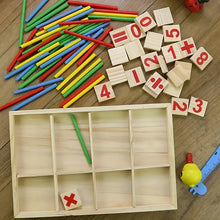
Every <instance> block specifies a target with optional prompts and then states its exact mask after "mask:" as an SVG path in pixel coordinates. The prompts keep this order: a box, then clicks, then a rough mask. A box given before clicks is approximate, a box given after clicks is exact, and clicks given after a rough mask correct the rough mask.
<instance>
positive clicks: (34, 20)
mask: <svg viewBox="0 0 220 220" xmlns="http://www.w3.org/2000/svg"><path fill="white" fill-rule="evenodd" d="M65 2H66V0H60V1H58V2H57V3H56V4H54V5H53V6H51V7H50V8H48V9H47V10H46V11H44V12H43V13H41V14H40V15H38V16H37V17H35V18H34V19H32V20H31V21H29V22H28V23H27V26H30V25H31V24H33V23H35V22H36V21H38V20H39V19H41V18H43V17H45V15H47V14H49V13H50V12H52V11H53V10H54V9H56V8H57V7H58V6H60V5H62V4H63V3H65Z"/></svg>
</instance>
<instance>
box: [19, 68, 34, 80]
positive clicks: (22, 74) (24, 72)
mask: <svg viewBox="0 0 220 220" xmlns="http://www.w3.org/2000/svg"><path fill="white" fill-rule="evenodd" d="M34 65H35V64H33V65H31V66H29V67H27V69H25V70H24V71H23V72H22V73H21V74H20V75H19V76H18V77H17V78H16V81H19V80H21V78H22V77H23V76H24V75H25V74H26V73H27V72H28V71H29V70H30V69H32V68H33V67H34Z"/></svg>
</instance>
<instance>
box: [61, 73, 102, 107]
mask: <svg viewBox="0 0 220 220" xmlns="http://www.w3.org/2000/svg"><path fill="white" fill-rule="evenodd" d="M101 76H102V74H101V73H98V74H97V75H96V76H94V77H93V78H92V79H90V80H89V81H88V82H87V83H86V84H85V85H83V86H82V87H80V88H79V89H77V90H76V91H75V92H73V93H72V94H71V95H70V96H69V97H68V98H66V99H65V100H64V101H63V102H61V103H60V107H63V106H64V105H65V104H66V103H68V102H69V101H70V100H71V99H73V98H74V97H76V96H77V95H78V94H79V93H81V92H82V91H83V90H84V89H86V88H87V87H88V86H90V85H91V84H92V83H94V82H95V81H96V80H97V79H98V78H100V77H101Z"/></svg>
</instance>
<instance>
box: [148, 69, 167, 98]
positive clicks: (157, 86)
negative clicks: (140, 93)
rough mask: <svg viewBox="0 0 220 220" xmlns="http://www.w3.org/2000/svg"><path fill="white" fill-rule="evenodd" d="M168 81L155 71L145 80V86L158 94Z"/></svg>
mask: <svg viewBox="0 0 220 220" xmlns="http://www.w3.org/2000/svg"><path fill="white" fill-rule="evenodd" d="M167 84H168V82H167V80H166V79H164V78H163V77H162V76H161V75H160V74H159V73H157V72H155V73H154V74H153V75H152V76H151V77H150V78H149V79H148V80H147V82H146V84H145V86H147V87H148V88H149V89H150V90H151V91H152V92H153V93H155V94H156V95H159V94H160V93H161V92H162V90H163V89H164V88H165V87H166V86H167Z"/></svg>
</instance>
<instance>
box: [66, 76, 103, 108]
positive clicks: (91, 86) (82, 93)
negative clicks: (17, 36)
mask: <svg viewBox="0 0 220 220" xmlns="http://www.w3.org/2000/svg"><path fill="white" fill-rule="evenodd" d="M103 79H105V76H104V75H102V76H101V77H99V78H98V79H97V80H96V81H95V82H94V83H92V84H91V85H90V86H88V87H87V88H86V89H84V90H83V91H82V92H80V93H79V94H78V95H77V96H75V97H74V98H73V99H71V100H70V101H69V102H67V103H66V104H65V105H64V106H63V108H68V107H69V106H70V105H72V104H73V103H74V102H76V101H77V100H78V99H79V98H81V97H82V96H83V95H85V94H86V93H87V92H88V91H90V90H91V89H92V88H93V87H94V86H95V85H97V84H98V83H100V82H101V81H102V80H103Z"/></svg>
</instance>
